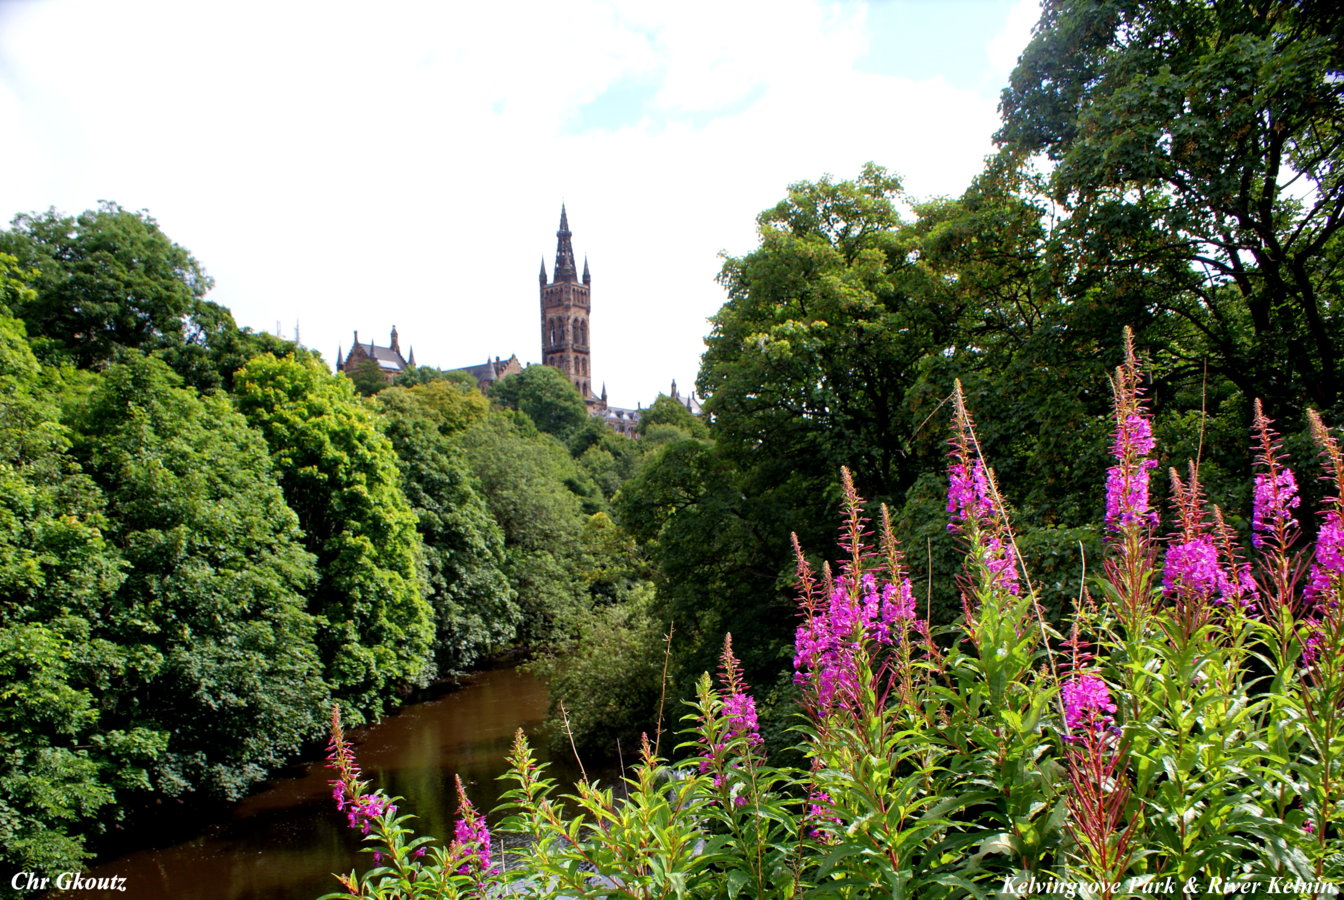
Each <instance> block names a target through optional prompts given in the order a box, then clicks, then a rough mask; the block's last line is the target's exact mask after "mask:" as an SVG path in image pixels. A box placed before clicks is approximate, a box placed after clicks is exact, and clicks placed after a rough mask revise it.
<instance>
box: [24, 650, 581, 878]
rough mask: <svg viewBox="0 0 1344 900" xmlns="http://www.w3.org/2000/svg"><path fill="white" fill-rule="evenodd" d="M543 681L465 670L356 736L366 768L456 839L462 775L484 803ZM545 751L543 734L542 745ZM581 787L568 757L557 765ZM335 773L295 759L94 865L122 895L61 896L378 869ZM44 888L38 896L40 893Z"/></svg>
mask: <svg viewBox="0 0 1344 900" xmlns="http://www.w3.org/2000/svg"><path fill="white" fill-rule="evenodd" d="M546 699H547V695H546V686H545V685H544V684H542V683H541V682H539V681H537V680H536V679H535V678H533V677H532V676H531V675H527V674H523V673H521V672H518V671H517V670H514V669H495V670H492V671H487V672H480V673H476V674H474V675H471V676H468V677H467V678H464V679H463V680H462V683H461V685H460V686H459V687H457V688H454V689H452V690H450V691H448V692H446V693H442V694H440V695H438V696H435V697H433V698H432V699H429V700H425V701H423V702H420V703H415V704H412V705H409V706H405V707H403V708H402V709H401V710H399V711H398V712H397V713H396V714H394V715H392V716H389V717H388V718H386V719H384V720H383V721H381V722H379V723H378V724H377V725H373V726H370V727H367V728H359V729H353V730H352V731H351V732H350V734H349V737H350V739H351V742H352V743H353V744H354V745H355V753H356V757H357V759H358V760H359V765H360V767H361V768H362V769H363V771H364V776H365V777H366V778H367V779H369V780H370V781H371V782H372V783H373V784H374V785H375V786H377V787H381V788H383V789H384V790H385V791H387V792H388V793H390V794H394V795H397V796H401V797H403V798H405V799H404V800H403V801H402V802H401V803H400V804H399V806H400V810H401V811H402V812H409V813H413V814H414V815H415V816H416V817H417V818H416V819H415V820H413V821H412V823H411V826H412V827H413V828H416V829H417V830H418V831H419V832H420V833H424V834H430V835H433V836H435V837H446V838H451V837H452V830H453V822H454V819H455V818H456V812H457V801H456V796H455V791H454V787H453V776H454V775H459V776H461V778H462V782H463V784H465V785H466V786H467V793H468V795H469V796H470V797H471V800H472V802H473V804H475V805H476V807H477V808H478V809H481V810H490V809H492V808H493V807H494V806H495V804H496V803H497V801H498V797H499V794H500V792H501V791H502V790H503V789H505V787H506V786H504V785H501V784H500V783H499V782H497V781H496V779H497V778H498V776H499V775H501V774H502V773H503V772H504V771H505V770H506V769H507V764H506V763H505V761H504V758H505V756H506V755H507V753H508V751H509V748H510V746H511V744H512V742H513V735H514V732H515V731H516V730H517V729H518V728H522V729H523V730H524V731H525V732H528V733H529V734H532V733H535V732H536V730H537V728H538V727H539V726H540V725H541V722H542V720H543V719H544V718H545V715H546ZM533 743H534V749H535V750H536V752H537V755H538V757H539V758H541V759H545V758H546V754H545V748H544V746H539V747H538V746H535V745H538V744H542V743H543V742H541V741H534V742H533ZM550 774H551V775H553V776H554V777H556V778H557V780H558V781H560V782H561V783H562V784H564V783H566V782H569V783H572V781H573V775H572V769H571V767H570V766H569V765H568V761H566V764H565V765H563V766H557V768H556V769H554V770H552V772H551V773H550ZM331 778H332V775H331V772H330V771H329V770H328V769H327V768H326V766H325V763H324V761H323V760H321V759H318V760H314V761H311V762H308V763H304V764H301V765H297V766H292V767H290V768H289V769H287V770H286V771H285V772H284V773H282V774H281V775H280V776H278V777H276V778H275V779H272V780H271V781H269V782H267V783H266V784H265V785H264V786H262V787H261V788H260V789H259V790H257V791H256V792H254V793H253V794H252V795H251V796H249V797H247V798H246V799H244V800H242V801H240V802H239V803H237V804H236V805H235V806H234V807H233V808H232V809H231V810H230V811H229V812H228V813H226V814H225V815H224V816H223V817H221V818H219V819H218V820H216V821H214V822H212V823H209V824H207V825H205V826H203V830H202V831H201V832H200V833H199V834H183V835H180V836H178V837H177V838H176V839H172V838H170V839H167V840H160V841H159V842H158V844H157V845H156V846H154V847H150V848H147V849H142V850H137V851H135V852H133V853H129V854H127V855H125V856H121V857H118V858H115V859H110V860H108V861H106V862H103V863H102V864H100V865H97V866H94V867H93V868H91V869H90V870H89V872H88V873H87V875H88V876H89V877H92V878H112V877H120V878H123V879H125V880H124V882H123V884H124V886H125V889H124V891H122V892H115V891H101V890H78V891H66V892H64V893H60V894H54V895H51V896H52V897H58V898H60V900H95V898H96V900H102V898H105V897H106V898H120V900H132V898H133V900H316V898H318V897H320V896H322V895H323V894H327V893H331V892H335V891H337V890H338V889H339V885H337V883H336V880H335V879H334V878H333V877H332V874H331V873H333V872H349V871H350V870H351V869H354V868H358V869H360V870H361V871H363V870H365V869H368V868H369V867H370V865H371V861H370V856H369V854H367V853H361V852H360V847H361V843H360V840H359V837H360V835H358V833H356V832H352V831H351V830H350V829H349V828H348V827H347V826H346V822H345V816H344V815H342V814H341V813H339V812H337V811H336V807H335V804H334V803H333V801H332V797H331V785H330V780H331ZM34 896H36V895H34Z"/></svg>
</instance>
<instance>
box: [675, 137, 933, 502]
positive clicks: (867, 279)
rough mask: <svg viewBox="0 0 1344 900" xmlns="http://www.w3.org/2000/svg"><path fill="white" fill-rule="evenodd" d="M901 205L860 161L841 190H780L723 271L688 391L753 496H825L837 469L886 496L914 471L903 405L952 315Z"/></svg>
mask: <svg viewBox="0 0 1344 900" xmlns="http://www.w3.org/2000/svg"><path fill="white" fill-rule="evenodd" d="M902 196H903V195H902V193H901V189H900V184H899V182H898V181H897V180H896V179H895V178H894V177H893V176H891V175H889V174H888V173H887V172H886V171H885V170H883V169H882V168H881V167H880V166H876V165H873V164H871V163H870V164H868V165H867V166H865V167H864V170H863V173H862V174H861V175H860V177H859V178H858V179H856V180H854V181H842V182H834V181H832V180H831V179H830V178H829V177H827V178H823V179H821V180H820V181H818V182H816V183H809V182H802V183H799V184H795V185H792V186H791V187H790V188H789V196H788V199H786V200H784V201H782V202H781V203H779V204H778V205H777V206H775V207H774V208H773V209H770V210H767V211H766V212H764V213H762V214H761V215H760V217H759V218H758V223H759V230H760V239H761V245H760V247H759V248H758V249H757V250H755V251H753V252H752V253H750V254H748V255H747V256H745V257H741V258H731V257H730V258H728V259H727V260H725V262H724V266H723V272H722V274H721V275H720V281H721V282H722V283H723V285H724V287H725V288H726V289H727V291H728V301H727V303H725V304H724V306H723V308H722V309H721V310H719V312H718V313H717V314H716V315H715V316H714V318H713V320H712V321H713V331H712V332H711V333H710V335H709V337H708V338H707V339H706V350H705V355H704V358H703V362H702V366H701V370H700V377H699V380H698V382H697V385H698V388H699V392H700V395H701V396H702V397H704V398H705V404H704V406H705V411H706V414H707V415H709V416H711V417H712V418H713V420H714V423H715V429H714V435H715V439H716V440H717V441H718V442H719V445H720V450H721V452H723V453H725V454H727V455H728V456H729V457H734V458H740V459H741V460H742V462H743V464H744V466H746V467H748V468H749V469H750V470H751V472H752V474H753V476H754V477H755V478H757V479H758V483H757V484H756V485H755V487H756V488H758V489H762V490H765V489H768V487H769V486H770V485H779V486H784V487H788V486H795V487H796V486H800V485H802V484H803V483H804V482H806V483H808V484H809V485H810V486H811V487H813V488H815V486H816V485H832V486H833V485H834V482H835V479H836V477H837V476H836V473H837V472H839V470H840V467H841V466H842V465H849V466H850V467H851V468H852V469H853V470H854V471H855V472H860V473H863V476H862V477H863V479H864V482H865V490H866V491H867V492H868V493H870V494H872V495H875V496H881V497H887V496H891V495H892V494H895V493H899V492H902V491H904V490H905V489H906V488H907V487H909V485H910V484H912V483H913V482H914V479H915V478H916V477H917V475H918V474H919V468H918V466H916V465H910V464H909V462H908V458H909V456H910V454H911V438H912V436H913V435H914V434H915V432H916V427H915V426H917V425H918V421H915V422H911V421H909V419H908V416H907V415H906V413H907V410H906V401H907V396H908V395H909V394H910V393H911V391H913V390H915V389H916V388H917V386H918V384H919V382H920V378H921V374H922V366H923V364H924V362H925V360H926V358H927V357H928V356H929V354H930V353H934V352H938V351H941V350H942V349H943V348H944V347H946V346H948V345H949V344H951V343H954V338H955V337H956V327H957V322H958V318H959V316H958V310H957V309H956V308H955V305H954V304H952V303H951V302H950V301H951V300H952V299H953V298H952V297H950V295H948V293H947V292H944V291H939V290H937V289H936V288H937V286H930V285H929V284H928V283H927V272H926V270H925V269H924V268H923V267H921V266H919V265H917V256H918V252H917V251H918V244H917V242H916V241H915V240H914V238H913V236H912V234H911V233H910V230H909V229H908V228H907V227H906V226H905V225H904V223H903V222H902V220H901V218H900V216H899V214H898V212H897V207H896V204H897V202H898V201H899V200H901V199H902ZM831 493H832V495H834V491H833V490H832V491H831ZM828 499H833V496H832V498H828ZM816 512H817V511H814V512H813V514H810V515H805V516H803V517H802V518H804V519H805V520H816V519H817V518H818V516H817V515H816Z"/></svg>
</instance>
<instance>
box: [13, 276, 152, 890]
mask: <svg viewBox="0 0 1344 900" xmlns="http://www.w3.org/2000/svg"><path fill="white" fill-rule="evenodd" d="M28 275H29V273H27V272H25V271H24V270H22V269H20V268H19V267H18V266H17V264H16V260H15V259H14V257H12V256H8V255H5V254H0V864H3V866H4V867H5V868H6V871H24V870H26V871H62V870H69V869H75V868H78V867H79V866H80V865H81V863H82V861H83V858H84V857H85V855H86V852H85V850H84V839H85V836H86V835H87V833H88V832H89V831H91V830H92V829H93V828H94V827H95V825H96V824H97V823H98V822H99V821H100V820H101V821H109V820H111V819H113V818H114V817H115V814H114V813H112V812H110V811H109V807H110V806H111V805H112V804H113V802H114V800H115V796H116V791H117V789H118V788H121V787H126V786H141V785H143V784H145V769H144V766H146V765H148V764H149V763H150V762H151V761H152V760H153V759H154V757H155V756H157V755H158V753H159V752H160V751H161V750H162V748H163V744H164V743H165V742H166V736H165V735H158V734H149V733H146V732H144V731H133V732H127V731H124V730H121V729H118V728H113V727H110V726H109V724H108V723H105V722H102V721H100V710H101V704H100V700H101V696H102V691H103V690H104V689H105V687H106V685H107V682H108V680H109V679H111V678H115V677H117V676H118V675H119V674H120V673H121V672H123V671H124V670H125V668H126V666H127V663H128V659H127V656H126V654H124V653H122V652H121V651H120V650H119V648H118V647H117V646H116V645H114V644H113V643H111V642H110V641H108V640H107V639H106V638H105V637H103V636H101V635H98V634H96V633H95V625H96V624H98V623H100V622H101V621H102V620H103V618H104V617H105V615H106V614H107V613H108V612H109V608H110V598H111V596H112V595H113V594H114V592H115V591H116V590H117V588H118V586H119V585H120V583H121V581H122V579H123V577H124V576H123V573H122V568H123V561H122V559H121V557H120V556H119V554H118V553H117V551H116V549H115V548H113V547H112V546H110V545H109V544H108V543H107V541H106V540H105V538H104V531H105V529H106V528H107V526H108V522H107V519H106V518H105V517H104V516H103V512H102V506H103V501H102V497H101V495H100V493H99V491H98V489H97V487H96V486H95V485H94V484H93V482H92V481H90V479H89V478H88V477H87V476H86V475H85V474H84V473H82V472H81V471H80V469H79V467H78V465H77V464H76V463H75V461H74V460H73V459H72V458H71V457H70V455H69V453H68V450H69V437H68V433H67V431H66V429H65V428H64V427H63V426H62V425H61V424H60V422H59V409H58V408H57V406H56V405H55V404H54V403H53V402H52V401H51V395H52V394H53V393H54V392H52V391H50V390H49V388H50V385H49V380H50V378H51V377H52V375H51V373H49V372H48V373H44V372H42V371H41V370H40V369H39V366H38V363H37V360H36V358H35V356H34V355H33V352H32V350H31V349H30V348H29V346H28V343H27V339H26V336H25V329H24V326H23V323H22V322H21V321H19V320H17V319H15V318H13V317H11V316H9V315H8V314H7V310H8V309H10V308H12V307H13V306H15V305H17V304H19V303H22V302H25V301H28V300H31V289H30V288H28V286H27V284H26V280H25V279H26V277H27V276H28Z"/></svg>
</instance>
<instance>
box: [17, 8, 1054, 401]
mask: <svg viewBox="0 0 1344 900" xmlns="http://www.w3.org/2000/svg"><path fill="white" fill-rule="evenodd" d="M1037 15H1038V0H875V2H858V0H843V2H826V0H761V2H757V0H678V2H676V3H652V2H646V0H645V2H616V0H561V2H515V3H493V4H485V3H453V2H423V3H417V2H409V0H405V2H386V3H372V2H366V3H345V2H339V0H323V2H321V3H309V2H262V0H236V2H229V3H223V2H216V3H182V2H179V0H163V2H148V0H118V2H116V3H109V2H105V0H94V2H84V0H0V123H2V124H0V133H3V138H2V139H0V171H2V172H3V173H4V176H3V177H2V178H0V219H3V220H4V221H6V222H7V221H8V220H9V219H10V218H12V217H13V216H14V215H16V214H18V213H24V212H32V211H38V210H46V209H48V208H51V207H54V208H56V209H57V210H59V211H61V212H64V213H69V214H77V213H78V212H80V211H82V210H85V209H89V208H93V207H95V206H96V205H97V203H98V202H99V201H100V200H111V201H115V202H116V203H119V204H120V205H121V206H123V207H125V208H127V209H136V210H141V209H143V210H147V211H148V213H149V214H150V215H151V216H153V217H154V218H155V220H157V221H158V223H159V225H160V227H161V228H162V229H163V231H164V232H165V233H166V234H167V235H168V236H169V237H170V238H171V239H172V240H174V241H175V242H177V243H178V244H180V245H182V246H183V247H185V248H187V249H188V250H189V251H190V252H191V253H192V254H193V255H194V256H195V257H196V258H197V259H198V260H199V261H200V262H201V263H202V265H203V266H204V268H205V269H206V271H207V272H208V273H209V274H210V275H211V276H212V277H213V278H214V280H215V287H214V289H213V290H212V291H211V293H210V294H209V296H208V299H211V300H213V301H215V302H217V303H220V304H222V305H224V306H226V307H228V308H229V309H230V310H231V311H232V312H233V315H234V317H235V319H237V321H238V323H239V324H240V325H245V326H249V327H251V328H253V329H255V330H259V331H271V332H274V331H276V330H277V328H278V329H279V331H280V333H282V334H283V335H284V336H286V337H289V338H293V337H294V334H295V331H296V328H297V330H298V335H299V339H300V341H301V343H303V344H304V345H305V346H309V347H312V348H314V349H316V350H318V351H319V352H320V353H322V355H323V357H324V358H325V359H326V360H327V362H328V363H329V364H331V363H333V362H334V359H335V356H336V353H337V351H338V349H344V350H348V349H349V347H350V344H351V341H352V334H353V333H354V332H356V331H358V332H359V336H360V340H361V341H364V342H368V341H369V340H371V339H372V340H375V341H376V342H377V343H379V344H380V345H386V343H387V342H388V336H389V332H390V331H391V329H392V327H393V326H396V328H397V330H398V332H399V335H400V339H401V346H402V349H403V351H405V350H407V349H408V348H412V347H413V348H414V350H415V358H416V362H417V363H420V364H422V365H432V366H437V367H440V368H456V367H460V366H467V365H475V364H478V363H481V362H484V361H485V360H486V359H487V358H490V357H494V356H500V357H503V358H505V359H507V358H508V357H509V356H510V355H511V354H517V356H518V358H519V359H520V360H521V361H522V362H524V363H527V362H535V361H538V360H539V359H540V353H541V329H540V319H539V300H538V291H537V272H538V268H539V264H540V262H541V261H542V260H545V263H546V268H547V271H548V272H550V271H551V270H552V267H553V265H554V259H555V248H556V237H555V231H556V229H557V227H558V225H559V217H560V207H561V204H562V203H563V204H565V206H566V207H567V210H568V214H569V225H570V230H571V231H572V232H573V244H574V250H575V254H576V256H577V257H579V259H580V265H581V264H582V259H583V258H584V257H586V258H587V259H588V262H589V264H590V268H591V272H592V279H593V281H592V318H591V346H592V369H593V382H594V385H599V384H605V385H606V387H607V390H608V394H609V400H610V402H611V404H612V405H614V406H623V407H630V408H633V407H636V406H647V405H649V404H650V403H651V402H652V401H653V400H654V399H655V398H656V397H657V395H658V394H659V393H660V392H663V393H666V392H667V391H668V390H669V388H670V384H671V382H672V381H673V380H674V379H675V380H676V382H677V384H678V388H679V389H680V390H681V391H682V392H683V393H684V392H685V391H686V390H687V389H688V388H690V387H692V386H693V385H694V383H695V376H696V373H697V370H698V368H699V360H700V355H701V353H703V351H704V343H703V340H704V337H705V335H707V334H708V333H709V331H710V328H711V323H710V321H709V319H710V317H711V316H713V315H714V313H715V312H716V311H717V310H718V309H719V307H720V306H722V304H723V302H724V300H725V295H724V292H723V290H722V288H721V287H720V286H719V285H718V283H717V282H716V281H715V276H716V275H717V274H718V272H719V269H720V266H721V265H722V260H721V254H725V253H726V254H728V255H732V256H740V255H744V254H746V253H749V252H751V250H752V249H754V247H755V246H756V224H755V219H756V216H757V215H758V214H759V213H760V212H761V211H762V210H764V209H767V208H769V207H771V206H773V205H774V204H775V203H777V202H778V201H779V200H781V199H783V197H784V196H785V194H786V192H787V189H788V186H789V185H790V184H791V183H794V182H798V181H814V180H816V179H818V178H820V177H822V176H823V175H826V174H830V175H832V176H834V177H835V178H841V179H843V178H851V177H854V176H856V175H858V173H859V170H860V168H861V167H862V165H863V164H864V163H865V162H867V161H874V162H877V163H879V164H881V165H883V166H885V167H887V168H888V169H889V170H890V171H892V172H894V173H896V174H897V175H899V176H900V177H901V179H902V182H903V184H904V186H905V189H906V191H907V192H908V193H909V194H910V196H911V198H912V199H914V200H921V199H926V198H930V197H936V196H956V195H958V194H960V193H961V191H962V190H963V189H964V188H965V187H966V186H967V185H968V184H969V182H970V180H971V178H973V177H974V176H975V174H976V173H977V172H979V171H980V168H981V166H982V163H983V160H984V157H985V156H987V155H988V154H990V153H991V152H992V150H993V147H992V143H991V135H992V134H993V132H994V130H995V129H996V127H997V124H998V119H997V111H996V109H997V104H998V97H999V91H1000V90H1001V89H1002V87H1003V86H1004V85H1005V84H1006V83H1007V79H1008V75H1009V73H1010V72H1011V70H1012V67H1013V65H1014V63H1015V62H1016V59H1017V56H1018V54H1019V53H1020V52H1021V51H1022V49H1023V48H1024V47H1025V46H1026V43H1027V41H1028V39H1029V37H1030V33H1031V28H1032V25H1033V24H1034V23H1035V21H1036V18H1037Z"/></svg>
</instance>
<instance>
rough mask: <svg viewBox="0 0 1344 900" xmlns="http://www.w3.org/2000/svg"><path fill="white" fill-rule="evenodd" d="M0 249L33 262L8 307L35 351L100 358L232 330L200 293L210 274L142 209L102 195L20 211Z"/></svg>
mask: <svg viewBox="0 0 1344 900" xmlns="http://www.w3.org/2000/svg"><path fill="white" fill-rule="evenodd" d="M0 251H4V252H8V253H11V254H13V255H14V256H16V257H17V258H18V260H19V262H20V264H21V265H23V266H24V267H26V268H30V269H35V270H37V274H36V276H35V277H34V278H33V280H32V283H31V284H32V287H33V293H32V294H31V296H29V297H27V298H25V299H24V300H23V301H22V302H20V303H18V304H16V305H15V307H14V309H13V310H12V312H13V314H14V315H16V316H18V317H19V318H21V319H23V320H24V321H25V322H26V323H27V325H28V332H29V334H30V336H31V337H32V340H33V341H34V342H35V344H36V346H37V347H38V349H39V355H40V356H51V357H52V358H53V359H60V358H68V359H70V360H71V361H72V362H74V363H75V364H76V365H78V366H81V367H90V366H96V365H106V364H108V363H111V362H114V361H116V360H118V359H120V358H121V357H122V355H123V354H124V352H125V351H126V350H146V351H148V350H170V351H181V350H183V349H184V348H186V347H188V346H192V345H197V346H200V345H204V344H205V343H206V342H207V341H209V340H211V339H212V338H213V337H215V336H217V335H218V334H219V333H221V332H229V331H231V330H234V325H233V319H232V317H231V316H230V315H229V313H228V311H227V310H224V309H223V308H222V307H220V306H218V305H216V304H214V303H210V302H208V301H206V300H205V299H204V298H205V294H206V292H207V291H209V290H210V287H211V286H212V284H213V282H212V281H211V279H210V277H209V276H208V275H206V274H205V271H204V269H202V268H201V265H200V263H198V262H197V261H196V259H195V258H194V257H192V255H191V254H190V253H188V252H187V251H186V250H184V249H183V248H182V247H180V246H178V245H177V244H175V243H173V242H172V241H171V240H169V239H168V237H167V236H166V235H165V234H164V233H163V232H162V231H161V230H160V229H159V226H158V223H157V222H156V221H154V219H153V218H151V217H150V216H149V214H148V213H146V212H144V211H141V212H131V211H129V210H125V209H122V208H121V207H120V206H118V205H117V204H115V203H109V202H106V201H105V202H103V203H102V204H100V205H99V207H98V209H96V210H88V211H86V212H83V213H81V214H80V215H78V216H73V217H72V216H64V215H61V214H59V213H57V212H56V210H54V209H52V210H48V211H47V212H45V213H32V214H27V215H20V216H16V217H15V219H14V221H13V224H12V227H11V229H10V230H9V231H8V232H3V233H0Z"/></svg>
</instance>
